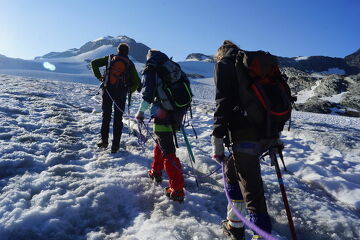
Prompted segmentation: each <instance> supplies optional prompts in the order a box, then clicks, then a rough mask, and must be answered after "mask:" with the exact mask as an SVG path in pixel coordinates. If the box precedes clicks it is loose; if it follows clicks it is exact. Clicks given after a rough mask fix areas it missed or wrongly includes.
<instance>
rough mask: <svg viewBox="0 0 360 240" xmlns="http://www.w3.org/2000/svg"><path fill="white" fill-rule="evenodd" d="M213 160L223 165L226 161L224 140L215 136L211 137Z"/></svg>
mask: <svg viewBox="0 0 360 240" xmlns="http://www.w3.org/2000/svg"><path fill="white" fill-rule="evenodd" d="M211 144H212V154H213V158H214V159H215V160H216V161H217V162H218V163H219V164H221V163H222V162H223V161H224V160H225V154H224V152H225V148H224V140H223V139H222V138H217V137H215V136H212V137H211Z"/></svg>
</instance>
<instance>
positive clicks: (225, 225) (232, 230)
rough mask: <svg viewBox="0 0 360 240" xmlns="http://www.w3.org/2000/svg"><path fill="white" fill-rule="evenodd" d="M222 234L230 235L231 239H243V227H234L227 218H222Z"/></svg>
mask: <svg viewBox="0 0 360 240" xmlns="http://www.w3.org/2000/svg"><path fill="white" fill-rule="evenodd" d="M221 227H222V230H223V232H224V234H225V235H226V236H228V237H230V238H231V239H232V240H245V228H244V227H240V228H236V227H233V226H231V225H230V221H229V220H227V219H226V220H224V221H222V223H221Z"/></svg>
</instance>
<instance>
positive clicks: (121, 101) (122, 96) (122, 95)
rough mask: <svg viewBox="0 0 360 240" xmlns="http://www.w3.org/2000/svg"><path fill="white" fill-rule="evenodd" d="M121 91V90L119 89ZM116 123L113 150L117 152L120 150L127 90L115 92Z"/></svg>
mask: <svg viewBox="0 0 360 240" xmlns="http://www.w3.org/2000/svg"><path fill="white" fill-rule="evenodd" d="M118 91H120V90H118ZM114 101H115V103H116V105H115V104H114V124H113V142H112V146H111V150H112V151H113V152H116V151H118V150H119V145H120V139H121V134H122V129H123V126H124V125H123V122H122V117H123V112H124V110H125V102H126V92H121V91H120V92H117V93H115V94H114ZM119 108H120V109H119Z"/></svg>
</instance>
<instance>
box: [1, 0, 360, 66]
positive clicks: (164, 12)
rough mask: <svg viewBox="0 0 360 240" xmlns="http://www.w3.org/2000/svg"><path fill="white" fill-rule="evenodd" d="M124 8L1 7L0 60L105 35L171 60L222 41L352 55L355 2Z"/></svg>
mask: <svg viewBox="0 0 360 240" xmlns="http://www.w3.org/2000/svg"><path fill="white" fill-rule="evenodd" d="M124 3H125V2H119V1H108V2H107V4H106V5H105V4H93V5H90V4H88V3H87V2H86V1H84V0H79V1H76V2H72V1H70V0H64V1H62V2H51V3H50V2H47V1H45V0H38V1H37V2H36V3H32V2H28V1H26V0H14V1H5V3H3V4H2V14H1V15H0V21H1V22H3V23H4V22H6V23H7V24H6V25H5V24H4V25H2V26H1V28H0V43H1V44H0V54H2V55H5V56H7V57H12V58H22V59H27V60H31V59H34V58H35V57H37V56H43V55H45V54H47V53H49V52H63V51H66V50H68V49H72V48H80V47H81V46H82V45H83V44H85V43H86V42H88V41H93V40H96V39H98V38H101V37H105V36H108V35H110V36H114V37H115V36H119V35H126V36H128V37H130V38H132V39H134V40H135V41H136V42H139V43H143V44H145V45H146V46H148V47H150V48H156V49H159V50H161V51H163V52H165V53H166V54H167V55H169V56H173V57H174V59H175V60H176V61H182V60H185V58H186V56H187V55H188V54H191V53H202V54H206V55H213V54H214V53H215V52H216V50H217V48H218V47H219V46H220V45H221V43H222V41H223V40H225V39H229V40H232V41H234V42H235V43H236V44H238V45H239V46H240V47H241V48H243V49H246V50H258V49H262V50H265V51H269V52H271V53H272V54H274V55H277V56H282V57H299V56H329V57H340V58H344V57H345V56H348V55H350V54H352V53H354V52H356V51H357V50H358V49H360V45H359V43H360V28H359V27H358V26H357V25H355V24H354V23H356V22H358V20H359V16H358V12H360V2H359V1H357V0H348V1H346V2H342V1H337V0H331V1H326V0H319V1H316V2H314V1H310V0H306V1H302V2H296V3H288V2H287V1H285V0H279V1H272V2H267V1H265V0H259V1H256V2H246V1H236V0H229V1H224V2H213V3H211V4H209V2H208V1H206V0H198V1H196V2H193V1H189V0H184V1H181V2H171V3H169V2H167V1H165V0H158V1H152V2H151V3H150V2H148V1H141V0H138V1H133V2H130V3H126V4H124ZM108 6H112V7H111V8H108ZM79 9H80V10H79ZM118 9H121V10H120V11H119V10H118ZM149 9H150V10H149ZM190 11H191V12H190ZM103 13H107V14H103ZM119 13H120V14H119ZM254 13H256V14H254ZM79 29H81V31H80V30H79ZM44 33H45V34H44ZM68 36H70V37H68ZM24 43H26V44H24ZM339 43H341V44H339Z"/></svg>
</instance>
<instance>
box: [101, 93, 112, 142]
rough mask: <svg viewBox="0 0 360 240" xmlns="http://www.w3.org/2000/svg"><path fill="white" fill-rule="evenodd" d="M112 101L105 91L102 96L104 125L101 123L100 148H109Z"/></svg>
mask: <svg viewBox="0 0 360 240" xmlns="http://www.w3.org/2000/svg"><path fill="white" fill-rule="evenodd" d="M112 104H113V103H112V101H111V99H110V97H109V96H108V94H107V93H106V92H105V91H104V92H103V95H102V106H101V109H102V123H101V130H100V134H101V141H100V142H99V143H98V146H99V147H107V146H108V141H109V140H108V139H109V128H110V121H111V111H112Z"/></svg>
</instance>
